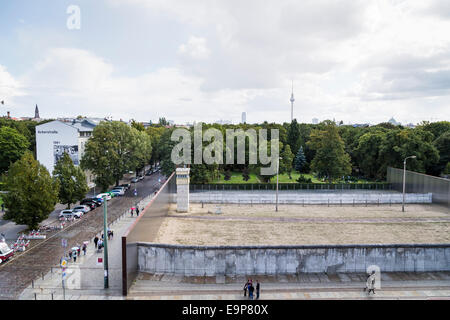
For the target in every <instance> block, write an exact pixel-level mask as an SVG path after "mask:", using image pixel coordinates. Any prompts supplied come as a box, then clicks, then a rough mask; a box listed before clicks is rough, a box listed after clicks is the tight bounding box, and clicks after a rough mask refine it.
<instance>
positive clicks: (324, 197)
mask: <svg viewBox="0 0 450 320" xmlns="http://www.w3.org/2000/svg"><path fill="white" fill-rule="evenodd" d="M189 197H190V202H191V203H200V202H204V203H254V204H258V203H275V199H276V198H275V192H274V191H205V192H195V193H191V194H190V196H189ZM402 200H403V195H402V194H401V193H399V192H392V191H344V192H342V191H334V192H333V191H325V190H323V191H319V190H317V191H309V192H308V191H280V192H278V203H279V204H328V203H330V204H341V203H342V204H353V203H355V204H362V203H366V202H367V203H369V204H378V203H379V204H391V203H392V204H394V203H402ZM171 201H172V202H176V195H172V198H171ZM405 202H406V203H431V202H432V194H431V193H408V194H406V195H405Z"/></svg>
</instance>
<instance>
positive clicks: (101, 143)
mask: <svg viewBox="0 0 450 320" xmlns="http://www.w3.org/2000/svg"><path fill="white" fill-rule="evenodd" d="M133 130H136V129H133ZM135 138H136V135H134V134H133V132H132V129H131V128H130V127H129V126H128V125H127V124H125V123H123V122H120V121H104V122H101V123H100V124H99V125H98V126H96V127H95V128H94V130H93V132H92V137H91V138H90V139H89V140H88V142H87V143H86V146H85V152H84V155H83V158H82V159H81V167H82V168H83V169H89V170H91V171H92V172H93V173H94V174H95V176H96V178H95V183H96V184H97V185H99V186H100V187H101V189H102V191H106V190H107V189H108V187H109V185H111V184H113V183H115V184H116V185H119V181H120V179H122V177H123V174H124V173H126V172H128V171H130V170H134V169H135V168H136V167H135V165H136V158H135V156H136V153H135V152H133V151H135V150H136V142H134V141H133V139H135Z"/></svg>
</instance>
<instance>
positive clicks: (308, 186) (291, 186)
mask: <svg viewBox="0 0 450 320" xmlns="http://www.w3.org/2000/svg"><path fill="white" fill-rule="evenodd" d="M276 186H277V184H276V183H236V184H234V183H229V184H228V183H217V184H191V185H190V186H189V191H190V192H200V191H233V190H234V191H237V190H247V191H252V190H261V191H262V190H275V189H276ZM278 190H392V185H391V184H390V183H388V182H374V183H279V184H278Z"/></svg>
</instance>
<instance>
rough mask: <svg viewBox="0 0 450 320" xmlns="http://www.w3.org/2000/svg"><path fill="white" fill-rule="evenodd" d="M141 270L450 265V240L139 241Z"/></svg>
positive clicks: (270, 271) (239, 271)
mask: <svg viewBox="0 0 450 320" xmlns="http://www.w3.org/2000/svg"><path fill="white" fill-rule="evenodd" d="M137 248H138V270H139V271H141V272H149V273H163V274H164V273H167V274H177V275H185V276H216V275H226V276H237V275H276V274H297V273H322V272H327V273H335V272H344V273H352V272H366V270H367V267H369V266H371V265H377V266H378V267H379V268H380V270H381V271H382V272H383V271H384V272H404V271H411V272H425V271H450V244H392V245H390V244H386V245H333V246H332V245H323V246H182V245H165V244H154V243H142V242H139V243H137Z"/></svg>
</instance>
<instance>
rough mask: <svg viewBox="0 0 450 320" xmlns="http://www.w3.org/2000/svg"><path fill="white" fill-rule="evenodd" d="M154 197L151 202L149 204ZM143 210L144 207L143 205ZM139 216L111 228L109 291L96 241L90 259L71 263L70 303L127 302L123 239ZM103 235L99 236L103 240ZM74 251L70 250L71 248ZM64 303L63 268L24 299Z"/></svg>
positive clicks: (89, 250) (89, 249) (88, 253)
mask: <svg viewBox="0 0 450 320" xmlns="http://www.w3.org/2000/svg"><path fill="white" fill-rule="evenodd" d="M151 198H152V197H150V198H149V199H147V202H148V201H150V200H151ZM141 206H144V204H143V203H142V205H141ZM135 219H136V214H134V215H133V217H131V215H130V213H129V212H127V213H125V214H124V215H122V216H121V217H120V218H119V219H118V220H116V221H115V222H113V223H112V224H110V225H109V228H110V229H111V230H113V232H114V238H112V239H111V240H109V241H108V269H109V288H108V289H104V269H103V268H104V267H103V265H97V258H103V256H104V254H103V251H102V252H101V253H99V252H97V250H96V249H95V247H94V242H93V239H90V242H89V244H88V246H87V251H86V256H84V255H83V252H82V251H81V255H80V256H79V257H77V261H76V262H73V260H72V261H71V262H69V264H68V267H67V269H66V274H67V277H66V284H65V286H66V289H65V298H66V300H72V299H83V300H85V299H123V297H122V244H121V237H122V235H123V234H124V233H125V232H126V230H127V229H128V227H129V226H130V225H131V224H132V223H133V222H134V221H135ZM100 235H101V233H99V234H98V236H99V237H100ZM68 249H70V248H68ZM52 293H53V299H54V300H62V299H63V290H62V270H61V268H60V267H59V266H55V267H53V268H52V270H51V271H50V272H48V273H47V274H46V275H44V277H43V279H42V278H39V279H36V280H34V281H33V283H32V284H31V285H30V286H28V287H27V288H26V289H25V290H24V291H23V292H22V293H21V295H20V297H19V299H21V300H23V299H25V300H34V299H37V300H48V299H52Z"/></svg>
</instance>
